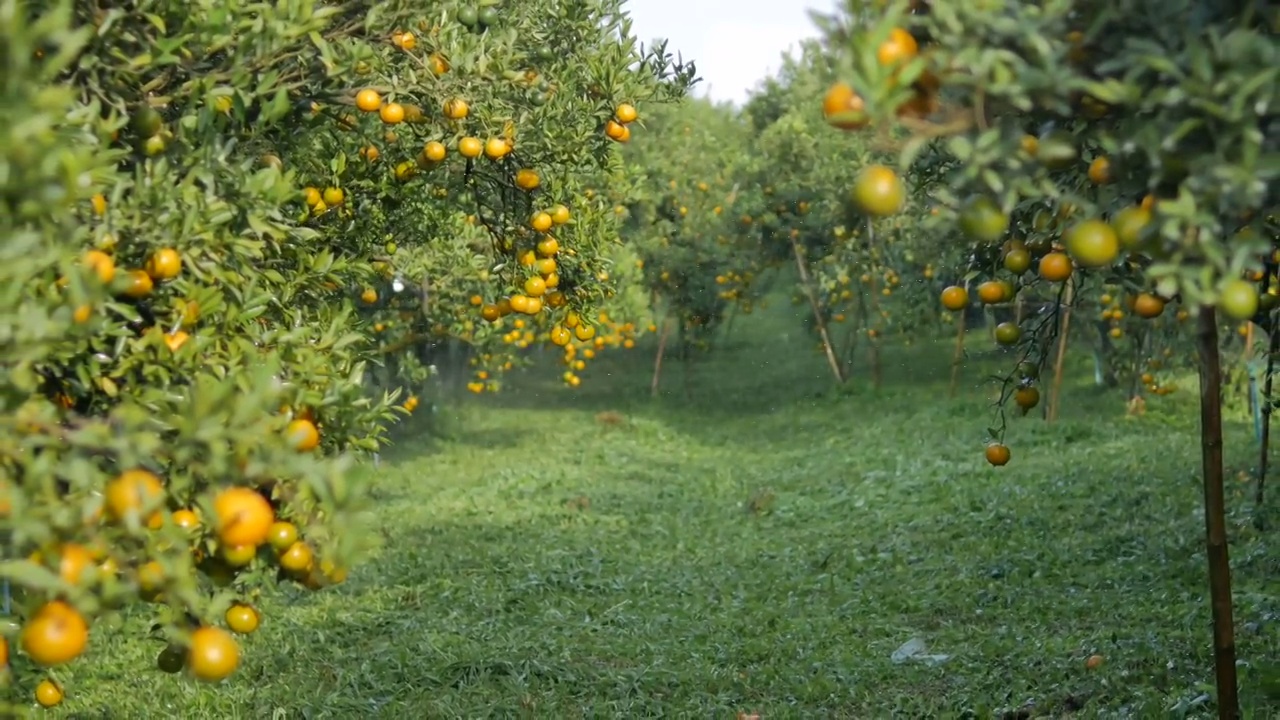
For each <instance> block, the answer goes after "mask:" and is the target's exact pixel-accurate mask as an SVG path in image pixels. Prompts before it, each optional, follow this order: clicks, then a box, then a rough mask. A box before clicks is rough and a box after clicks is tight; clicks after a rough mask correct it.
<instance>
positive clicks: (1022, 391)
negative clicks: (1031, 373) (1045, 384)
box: [1013, 387, 1040, 410]
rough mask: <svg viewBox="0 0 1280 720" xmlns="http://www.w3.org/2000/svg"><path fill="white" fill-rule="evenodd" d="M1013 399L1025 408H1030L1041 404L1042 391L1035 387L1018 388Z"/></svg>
mask: <svg viewBox="0 0 1280 720" xmlns="http://www.w3.org/2000/svg"><path fill="white" fill-rule="evenodd" d="M1013 401H1014V402H1015V403H1017V405H1018V407H1020V408H1022V409H1023V410H1030V409H1031V408H1033V407H1035V406H1036V405H1039V404H1040V391H1039V390H1037V389H1035V388H1034V387H1023V388H1018V390H1017V392H1015V393H1014V394H1013Z"/></svg>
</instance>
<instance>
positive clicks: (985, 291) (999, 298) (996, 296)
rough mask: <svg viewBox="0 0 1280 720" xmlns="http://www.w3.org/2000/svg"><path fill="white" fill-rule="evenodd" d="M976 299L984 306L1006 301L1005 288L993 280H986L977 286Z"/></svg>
mask: <svg viewBox="0 0 1280 720" xmlns="http://www.w3.org/2000/svg"><path fill="white" fill-rule="evenodd" d="M978 299H979V300H981V301H982V302H983V304H984V305H995V304H997V303H1002V302H1004V301H1006V300H1008V298H1007V297H1005V286H1004V284H1003V283H999V282H996V281H995V280H988V281H986V282H984V283H982V284H981V285H979V286H978Z"/></svg>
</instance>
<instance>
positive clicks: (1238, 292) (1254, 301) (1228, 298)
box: [1218, 278, 1259, 320]
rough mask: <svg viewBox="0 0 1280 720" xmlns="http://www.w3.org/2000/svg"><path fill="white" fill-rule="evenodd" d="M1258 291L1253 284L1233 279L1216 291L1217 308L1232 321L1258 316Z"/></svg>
mask: <svg viewBox="0 0 1280 720" xmlns="http://www.w3.org/2000/svg"><path fill="white" fill-rule="evenodd" d="M1258 302H1259V301H1258V289H1257V288H1256V287H1255V286H1254V285H1253V283H1251V282H1249V281H1248V280H1244V279H1241V278H1233V279H1231V280H1228V281H1226V282H1225V283H1223V284H1222V286H1221V288H1219V290H1218V307H1220V308H1221V309H1222V312H1223V313H1225V314H1226V316H1227V317H1229V318H1231V319H1232V320H1249V319H1251V318H1253V316H1254V315H1256V314H1258Z"/></svg>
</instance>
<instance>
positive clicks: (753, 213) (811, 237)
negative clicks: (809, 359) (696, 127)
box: [739, 44, 956, 382]
mask: <svg viewBox="0 0 1280 720" xmlns="http://www.w3.org/2000/svg"><path fill="white" fill-rule="evenodd" d="M815 95H820V96H822V97H823V98H824V102H823V103H822V104H821V105H815V104H814V103H813V102H812V101H811V99H812V98H813V97H814V96H815ZM852 97H853V91H852V89H851V88H850V87H849V86H848V85H847V84H845V83H844V82H841V81H839V80H836V79H834V78H833V72H832V69H831V67H830V58H829V56H827V55H826V54H824V53H823V52H822V51H821V48H820V47H819V46H818V45H817V44H807V45H805V46H804V47H803V48H802V52H801V54H800V56H799V57H797V58H788V59H786V60H785V61H784V65H783V68H782V71H781V72H780V73H779V74H778V76H777V77H775V78H770V79H769V80H768V81H766V83H765V84H764V87H763V88H762V89H761V90H760V91H759V92H757V93H756V94H755V95H754V96H753V97H752V98H751V100H750V102H749V103H748V105H747V108H746V114H747V115H748V117H749V119H750V121H751V124H752V127H753V130H754V132H755V136H754V138H753V140H752V142H751V147H752V148H753V157H754V159H755V162H754V164H753V166H752V167H751V175H750V176H748V178H747V179H746V183H745V184H747V185H750V186H752V187H756V188H759V191H758V192H757V193H754V194H752V195H749V196H748V203H749V204H751V207H750V208H744V210H748V212H747V214H746V215H744V217H745V218H749V222H747V223H744V224H743V225H742V226H741V227H740V229H739V231H740V232H741V233H744V234H746V235H748V236H750V237H753V238H754V239H755V244H756V246H757V247H758V249H759V252H760V255H761V258H760V263H761V264H762V265H764V266H766V267H778V268H781V267H786V266H790V267H792V268H794V270H795V273H794V276H795V278H796V288H795V294H794V298H793V301H794V302H796V303H797V304H805V305H807V306H808V307H809V310H810V313H809V316H808V318H809V321H810V322H809V325H808V326H809V329H810V330H811V331H812V332H813V334H814V335H816V336H817V338H818V340H819V343H818V347H819V348H820V350H821V351H822V352H823V353H824V354H825V355H826V358H827V361H828V364H829V365H830V367H831V370H832V373H833V375H834V377H835V378H836V380H837V381H838V382H843V381H844V380H845V378H846V376H847V374H848V372H849V369H850V365H851V362H852V352H853V350H854V347H855V343H856V342H857V341H858V340H859V339H860V338H865V339H866V340H867V347H868V358H869V361H870V368H869V369H870V371H871V376H872V381H873V382H878V380H879V374H880V373H879V343H880V342H881V339H882V338H883V337H884V336H885V335H886V333H890V332H894V333H899V334H904V335H906V337H907V340H908V342H909V341H910V337H911V334H912V333H914V332H915V331H916V330H918V329H919V328H920V327H921V325H922V324H924V323H926V322H928V321H929V320H930V319H936V318H937V317H938V313H937V309H936V303H935V302H934V300H933V298H932V296H931V295H930V294H929V293H926V292H920V290H921V289H922V288H924V287H926V286H928V285H931V284H932V280H933V277H934V274H935V272H936V266H937V265H938V263H939V261H940V259H941V258H942V257H943V256H944V253H943V252H942V251H940V250H939V249H938V248H937V247H934V246H933V243H934V238H932V237H927V236H918V235H915V234H911V233H907V232H904V228H905V227H907V226H909V225H911V224H914V218H913V217H912V216H911V215H908V214H901V213H898V212H897V210H898V209H899V206H900V205H902V203H903V200H904V190H903V189H902V188H901V187H888V188H884V187H881V186H880V185H879V184H877V182H875V178H871V182H863V183H862V184H861V185H859V188H858V190H857V191H856V194H857V197H854V196H851V195H849V194H842V195H838V196H835V195H832V194H830V193H829V192H826V189H827V188H830V187H835V186H852V185H854V183H855V182H856V181H857V180H858V178H859V173H860V171H861V169H862V167H863V166H864V165H866V164H867V158H868V157H869V156H870V154H871V153H872V151H873V149H874V148H873V145H872V143H870V142H869V138H867V137H865V136H862V135H860V134H853V133H841V132H838V131H837V130H834V129H833V127H834V128H839V129H844V130H854V129H857V128H859V127H861V126H862V125H863V124H864V123H863V120H862V119H861V118H859V117H852V118H851V117H849V112H848V105H849V103H850V101H851V99H852ZM859 201H861V202H864V203H871V204H872V205H874V206H875V207H873V208H872V209H873V210H874V211H875V212H873V213H872V214H871V215H870V216H868V215H867V214H864V213H861V212H860V211H859V210H858V207H857V203H858V202H859ZM910 210H911V212H912V213H918V212H920V211H921V210H922V209H921V208H919V207H913V208H910ZM890 215H894V217H889V216H890ZM952 254H956V253H952ZM840 326H844V327H847V328H848V330H847V332H846V334H845V337H844V338H843V339H839V338H836V337H835V335H836V328H837V327H840Z"/></svg>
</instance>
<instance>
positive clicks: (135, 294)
mask: <svg viewBox="0 0 1280 720" xmlns="http://www.w3.org/2000/svg"><path fill="white" fill-rule="evenodd" d="M127 277H128V279H129V283H128V284H127V285H126V286H125V288H124V296H125V297H128V298H133V299H134V300H142V299H143V298H145V297H147V296H149V295H150V294H151V291H152V290H154V289H155V283H153V282H152V281H151V276H150V275H148V274H147V271H145V270H130V271H129V272H128V273H127Z"/></svg>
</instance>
